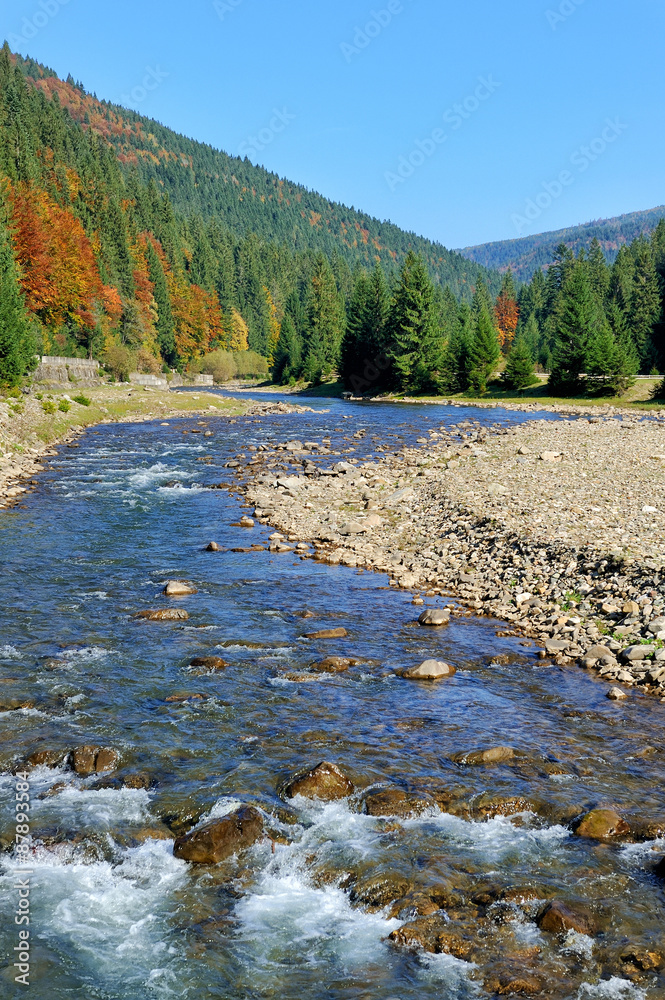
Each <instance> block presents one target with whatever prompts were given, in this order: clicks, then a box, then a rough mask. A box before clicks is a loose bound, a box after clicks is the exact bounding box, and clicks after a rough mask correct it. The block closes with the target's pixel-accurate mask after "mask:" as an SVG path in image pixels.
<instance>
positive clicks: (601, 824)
mask: <svg viewBox="0 0 665 1000" xmlns="http://www.w3.org/2000/svg"><path fill="white" fill-rule="evenodd" d="M575 833H576V834H577V835H578V837H588V838H589V839H590V840H604V841H609V840H617V839H620V838H622V837H626V836H627V835H628V834H630V827H629V826H628V823H626V821H625V820H624V819H622V817H621V816H619V814H618V813H617V812H615V811H614V810H613V809H592V810H591V812H588V813H587V814H586V816H583V817H582V819H581V820H580V822H579V823H578V824H577V826H576V827H575Z"/></svg>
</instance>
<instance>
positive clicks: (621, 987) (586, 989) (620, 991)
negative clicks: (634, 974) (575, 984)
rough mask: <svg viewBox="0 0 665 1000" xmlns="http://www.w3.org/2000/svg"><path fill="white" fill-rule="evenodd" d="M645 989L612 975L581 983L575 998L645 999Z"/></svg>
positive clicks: (586, 999)
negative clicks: (596, 981) (599, 979)
mask: <svg viewBox="0 0 665 1000" xmlns="http://www.w3.org/2000/svg"><path fill="white" fill-rule="evenodd" d="M646 998H647V994H646V991H645V990H643V989H641V988H640V987H639V986H636V985H635V984H634V983H630V982H628V980H627V979H619V978H618V976H612V978H611V979H604V980H603V981H602V982H600V983H583V984H582V986H580V989H579V992H578V994H577V1000H646Z"/></svg>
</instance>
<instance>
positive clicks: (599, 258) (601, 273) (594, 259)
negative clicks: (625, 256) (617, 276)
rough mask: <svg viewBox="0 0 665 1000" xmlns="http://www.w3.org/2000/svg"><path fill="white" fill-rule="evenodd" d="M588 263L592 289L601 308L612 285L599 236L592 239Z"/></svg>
mask: <svg viewBox="0 0 665 1000" xmlns="http://www.w3.org/2000/svg"><path fill="white" fill-rule="evenodd" d="M588 263H589V284H590V286H591V291H592V292H593V294H594V295H595V296H596V300H597V302H598V304H599V305H600V306H601V308H604V306H605V300H606V299H607V295H608V292H609V287H610V272H609V268H608V266H607V261H606V260H605V254H604V253H603V251H602V248H601V246H600V243H599V242H598V239H597V237H594V238H593V240H592V241H591V246H590V248H589V260H588Z"/></svg>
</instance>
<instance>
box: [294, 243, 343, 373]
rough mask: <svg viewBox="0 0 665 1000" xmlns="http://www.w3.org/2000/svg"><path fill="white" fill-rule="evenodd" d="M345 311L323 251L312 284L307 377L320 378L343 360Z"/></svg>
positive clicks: (309, 297) (318, 259)
mask: <svg viewBox="0 0 665 1000" xmlns="http://www.w3.org/2000/svg"><path fill="white" fill-rule="evenodd" d="M343 329H344V313H343V308H342V303H341V300H340V297H339V294H338V291H337V284H336V282H335V276H334V275H333V272H332V268H331V267H330V264H329V263H328V261H327V260H326V258H325V256H324V255H323V254H322V253H319V254H317V255H316V257H315V260H314V270H313V274H312V277H311V281H310V285H309V296H308V322H307V331H306V337H305V344H304V360H303V369H304V375H305V378H306V379H307V380H308V381H310V382H319V381H320V380H321V378H323V377H324V376H326V375H329V374H330V373H331V372H332V370H333V369H334V368H335V367H336V366H337V363H338V361H339V349H340V344H341V340H342V331H343Z"/></svg>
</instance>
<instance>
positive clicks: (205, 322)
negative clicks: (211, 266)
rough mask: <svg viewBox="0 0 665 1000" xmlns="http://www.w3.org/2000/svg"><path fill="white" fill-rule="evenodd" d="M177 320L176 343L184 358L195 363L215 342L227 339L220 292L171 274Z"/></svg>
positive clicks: (172, 306)
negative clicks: (206, 288)
mask: <svg viewBox="0 0 665 1000" xmlns="http://www.w3.org/2000/svg"><path fill="white" fill-rule="evenodd" d="M167 283H168V287H169V295H170V297H171V308H172V310H173V318H174V320H175V326H176V330H175V342H176V347H177V348H178V353H179V354H180V356H181V357H182V358H184V359H185V360H187V361H191V360H192V358H196V357H198V356H200V355H203V354H206V353H207V352H208V351H209V349H210V345H211V344H212V343H214V341H216V340H219V339H221V338H223V336H224V331H223V329H222V311H221V309H220V307H219V299H218V298H217V293H216V292H212V293H211V292H206V291H205V289H203V288H199V286H198V285H188V284H187V282H186V281H185V280H184V279H183V278H182V277H178V276H177V275H175V274H173V272H171V273H170V274H169V275H168V276H167Z"/></svg>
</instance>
